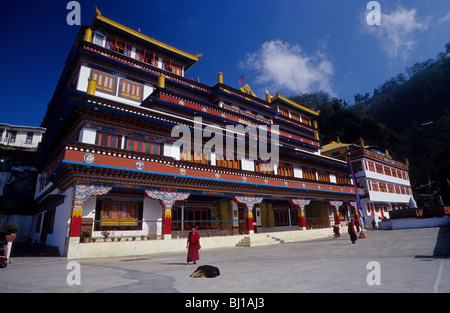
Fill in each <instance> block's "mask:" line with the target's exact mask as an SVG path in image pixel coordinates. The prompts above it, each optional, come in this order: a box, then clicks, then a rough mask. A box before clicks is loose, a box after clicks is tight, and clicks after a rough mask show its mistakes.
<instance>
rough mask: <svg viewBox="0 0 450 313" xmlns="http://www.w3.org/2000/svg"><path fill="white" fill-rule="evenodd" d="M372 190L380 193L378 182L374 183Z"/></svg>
mask: <svg viewBox="0 0 450 313" xmlns="http://www.w3.org/2000/svg"><path fill="white" fill-rule="evenodd" d="M372 189H373V191H379V189H378V183H377V182H374V181H373V182H372Z"/></svg>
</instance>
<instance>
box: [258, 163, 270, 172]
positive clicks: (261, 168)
mask: <svg viewBox="0 0 450 313" xmlns="http://www.w3.org/2000/svg"><path fill="white" fill-rule="evenodd" d="M255 170H256V171H257V172H261V173H266V174H273V164H272V163H260V162H255Z"/></svg>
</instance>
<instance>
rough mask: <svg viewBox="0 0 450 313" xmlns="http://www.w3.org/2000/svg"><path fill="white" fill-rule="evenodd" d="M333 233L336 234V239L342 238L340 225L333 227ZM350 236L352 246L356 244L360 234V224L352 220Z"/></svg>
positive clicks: (349, 226)
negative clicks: (358, 233)
mask: <svg viewBox="0 0 450 313" xmlns="http://www.w3.org/2000/svg"><path fill="white" fill-rule="evenodd" d="M333 232H334V238H339V237H341V233H340V230H339V225H334V226H333ZM347 232H348V234H349V235H350V241H351V242H352V244H354V243H356V240H358V235H357V232H359V223H358V222H355V220H354V219H351V220H350V223H349V224H348V231H347Z"/></svg>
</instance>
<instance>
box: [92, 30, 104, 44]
mask: <svg viewBox="0 0 450 313" xmlns="http://www.w3.org/2000/svg"><path fill="white" fill-rule="evenodd" d="M104 39H105V36H103V35H102V34H100V33H94V39H93V40H92V42H93V43H94V44H96V45H99V46H100V47H102V46H103V40H104Z"/></svg>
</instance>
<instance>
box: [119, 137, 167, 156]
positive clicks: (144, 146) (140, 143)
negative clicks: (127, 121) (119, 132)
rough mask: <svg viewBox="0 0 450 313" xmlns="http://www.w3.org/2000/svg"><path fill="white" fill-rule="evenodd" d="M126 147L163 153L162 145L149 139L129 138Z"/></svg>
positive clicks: (137, 150)
mask: <svg viewBox="0 0 450 313" xmlns="http://www.w3.org/2000/svg"><path fill="white" fill-rule="evenodd" d="M126 149H127V150H130V151H136V152H144V153H150V154H161V145H160V144H157V143H153V142H149V141H144V140H138V139H135V138H127V142H126Z"/></svg>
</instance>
